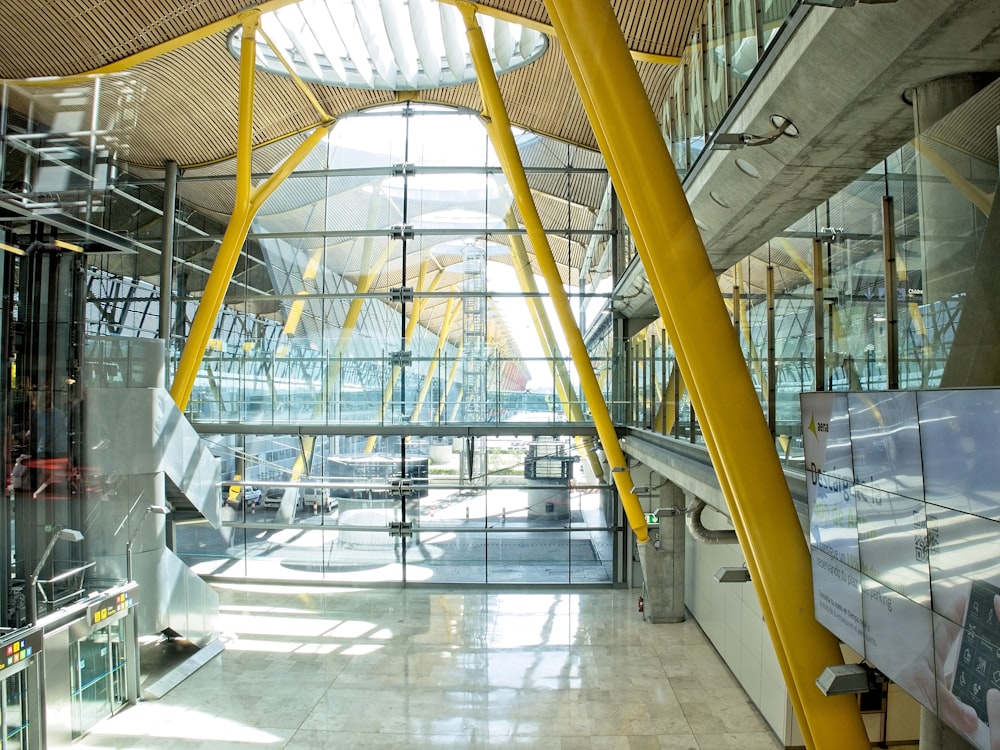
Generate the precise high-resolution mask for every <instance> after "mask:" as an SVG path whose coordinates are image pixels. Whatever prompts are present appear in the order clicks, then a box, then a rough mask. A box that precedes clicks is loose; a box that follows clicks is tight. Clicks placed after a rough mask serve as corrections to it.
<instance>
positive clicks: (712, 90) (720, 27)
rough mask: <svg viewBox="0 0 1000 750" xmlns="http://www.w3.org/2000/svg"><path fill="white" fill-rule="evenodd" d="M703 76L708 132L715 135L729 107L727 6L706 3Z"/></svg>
mask: <svg viewBox="0 0 1000 750" xmlns="http://www.w3.org/2000/svg"><path fill="white" fill-rule="evenodd" d="M705 18H706V26H705V29H706V32H705V33H706V43H705V75H706V77H707V83H708V89H707V91H706V103H707V105H708V122H707V126H708V130H710V131H714V130H715V128H716V126H717V125H718V124H719V122H720V121H721V120H722V116H723V115H724V114H725V112H726V108H727V107H728V106H729V100H730V96H729V87H728V85H727V84H728V65H727V63H728V57H727V55H726V27H725V23H726V3H725V0H709V2H708V4H707V6H706V8H705Z"/></svg>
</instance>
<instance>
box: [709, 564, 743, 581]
mask: <svg viewBox="0 0 1000 750" xmlns="http://www.w3.org/2000/svg"><path fill="white" fill-rule="evenodd" d="M715 580H716V581H718V582H719V583H746V582H747V581H749V580H750V571H749V570H747V569H746V568H745V567H739V568H728V567H722V568H719V569H718V570H717V571H716V573H715Z"/></svg>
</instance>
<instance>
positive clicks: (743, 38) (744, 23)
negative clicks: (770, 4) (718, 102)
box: [729, 0, 757, 91]
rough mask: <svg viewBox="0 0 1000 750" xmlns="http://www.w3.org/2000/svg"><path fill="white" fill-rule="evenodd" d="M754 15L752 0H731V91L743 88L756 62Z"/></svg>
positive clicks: (755, 10) (754, 5)
mask: <svg viewBox="0 0 1000 750" xmlns="http://www.w3.org/2000/svg"><path fill="white" fill-rule="evenodd" d="M756 17H757V8H756V3H755V2H754V0H733V3H732V5H731V6H730V11H729V18H730V22H729V28H730V34H731V36H730V39H729V56H730V57H729V75H730V86H731V89H732V90H733V91H739V90H740V89H741V88H743V84H744V83H746V81H747V79H748V78H749V77H750V71H752V70H753V68H754V66H755V65H756V64H757V24H756Z"/></svg>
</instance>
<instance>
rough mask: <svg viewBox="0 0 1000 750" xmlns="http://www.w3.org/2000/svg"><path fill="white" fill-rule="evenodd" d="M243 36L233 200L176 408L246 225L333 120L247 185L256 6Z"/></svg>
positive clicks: (180, 369)
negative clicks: (262, 178)
mask: <svg viewBox="0 0 1000 750" xmlns="http://www.w3.org/2000/svg"><path fill="white" fill-rule="evenodd" d="M242 19H243V39H242V42H241V44H240V108H239V133H238V137H237V144H236V202H235V205H234V206H233V214H232V216H231V217H230V220H229V225H228V226H227V227H226V233H225V235H224V236H223V238H222V243H221V244H220V245H219V253H218V255H217V256H216V258H215V263H213V264H212V272H211V274H210V275H209V277H208V282H207V283H206V285H205V291H204V294H203V295H202V298H201V302H200V303H199V304H198V310H197V312H196V313H195V316H194V321H193V322H192V323H191V331H190V332H189V333H188V339H187V343H186V344H185V346H184V351H183V352H181V359H180V362H179V363H178V365H177V372H176V374H175V375H174V382H173V385H172V387H171V389H170V395H171V396H172V397H173V399H174V402H175V403H176V404H177V408H179V409H180V410H181V411H182V412H183V411H184V410H185V409H187V405H188V401H189V400H190V398H191V391H192V390H194V381H195V377H196V376H197V374H198V368H199V367H201V362H202V360H203V359H204V357H205V348H206V346H208V340H209V339H210V338H211V336H212V329H213V328H214V327H215V321H216V318H217V317H218V315H219V310H221V309H222V303H223V300H224V299H225V296H226V288H227V287H228V286H229V281H230V280H231V279H232V277H233V271H234V270H235V269H236V261H237V260H239V257H240V250H241V249H242V247H243V243H244V241H245V240H246V237H247V233H248V232H249V231H250V222H251V221H252V220H253V217H254V216H255V215H256V213H257V212H258V211H259V210H260V207H261V206H262V205H263V204H264V201H266V200H267V199H268V198H269V197H270V196H271V194H272V193H273V192H274V191H275V190H276V189H277V188H278V186H279V185H280V184H281V183H282V182H284V180H285V178H286V177H288V175H289V174H291V173H292V171H293V170H294V169H295V168H296V167H297V166H298V165H299V164H301V163H302V160H303V159H305V157H306V156H307V155H308V154H309V153H310V152H311V151H312V150H313V149H314V148H315V147H316V146H317V145H318V144H319V143H320V141H322V140H323V138H324V137H326V134H327V132H329V130H330V128H331V127H332V126H333V122H334V121H333V120H332V119H329V120H324V121H323V122H322V124H321V125H320V126H319V127H317V128H316V129H315V130H314V131H313V132H312V133H311V134H310V135H309V137H308V138H306V140H305V141H303V142H302V143H301V144H299V146H298V147H297V148H296V149H295V151H294V152H292V154H291V155H290V156H289V157H288V158H287V159H286V160H285V161H284V163H282V165H281V166H280V167H279V168H278V170H277V171H275V172H274V173H273V174H272V175H271V176H270V177H268V178H267V179H266V180H265V181H264V182H263V183H261V184H260V185H258V186H257V187H256V188H254V187H252V186H251V166H252V165H251V162H252V158H253V94H254V73H255V65H256V59H257V52H256V49H257V41H256V37H255V35H256V30H257V26H258V25H259V23H260V12H259V11H250V12H248V13H246V14H244V15H243V16H242Z"/></svg>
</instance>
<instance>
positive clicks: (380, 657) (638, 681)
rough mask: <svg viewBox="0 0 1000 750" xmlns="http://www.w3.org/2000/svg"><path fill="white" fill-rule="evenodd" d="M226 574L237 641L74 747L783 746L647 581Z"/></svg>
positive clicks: (703, 749) (678, 749) (765, 749)
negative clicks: (449, 582) (304, 584)
mask: <svg viewBox="0 0 1000 750" xmlns="http://www.w3.org/2000/svg"><path fill="white" fill-rule="evenodd" d="M218 588H219V593H220V599H221V604H222V607H221V615H222V616H221V622H220V627H221V630H222V631H223V634H224V638H225V640H226V650H225V651H224V652H223V653H222V654H220V655H219V656H217V657H216V658H215V659H213V660H212V661H210V662H209V663H208V664H207V665H205V666H204V667H202V668H201V669H200V670H198V671H197V672H195V673H194V674H193V675H192V676H191V677H189V678H188V679H187V680H185V681H184V682H182V683H181V684H180V685H179V686H178V687H176V688H175V689H174V690H172V691H171V692H169V693H168V694H167V695H166V696H164V697H163V698H161V699H160V700H155V701H145V702H143V703H140V704H139V705H137V706H134V707H131V708H128V709H126V710H125V711H123V712H121V713H120V714H119V715H118V716H115V717H112V718H111V719H108V720H106V721H104V722H101V723H100V724H98V725H97V726H96V727H95V728H94V729H93V730H92V731H91V733H90V734H89V735H88V736H86V737H84V738H82V739H81V740H80V741H79V742H78V743H77V744H76V747H82V748H105V749H110V748H143V749H144V750H161V749H162V750H166V749H168V748H169V750H226V749H227V748H241V749H243V750H245V748H247V747H249V746H252V747H254V748H260V749H261V750H266V749H270V748H285V749H286V750H292V749H295V750H306V749H309V748H315V749H317V750H320V749H322V750H329V749H332V748H358V749H359V750H367V749H368V748H399V749H400V750H402V749H403V748H406V750H420V749H423V748H426V749H427V750H431V749H433V750H438V749H439V748H449V747H453V748H487V747H489V748H493V747H496V748H500V747H503V748H508V747H515V748H545V750H552V749H553V748H566V749H568V748H573V750H587V749H588V748H591V749H594V750H596V749H598V748H600V749H601V750H644V749H646V748H656V749H658V750H663V749H665V748H669V749H670V750H682V749H683V750H719V749H721V748H740V750H757V749H759V750H773V749H774V748H777V747H779V745H778V743H777V741H776V740H775V738H774V736H773V735H772V734H771V732H770V731H769V729H768V728H767V727H766V726H765V724H764V721H763V720H762V719H761V718H760V716H759V715H758V713H757V712H756V710H755V709H754V708H753V707H752V706H751V705H750V704H749V702H748V700H747V698H746V696H745V694H744V693H743V691H742V690H741V689H740V688H739V687H738V686H737V684H736V682H735V680H734V678H733V677H732V675H731V674H730V673H729V671H728V670H727V669H726V667H725V666H724V665H723V664H722V662H721V660H720V658H719V657H718V655H717V654H716V652H715V650H714V649H713V647H712V646H711V645H710V644H709V643H708V641H707V640H706V638H705V636H704V635H703V634H702V632H701V630H700V629H699V628H698V626H697V625H696V624H695V623H694V622H685V623H681V624H677V625H653V624H651V623H649V622H645V621H643V619H642V615H641V614H639V612H638V611H637V607H636V595H635V592H634V591H628V590H625V589H614V590H612V589H607V590H604V589H600V590H598V589H588V590H582V591H574V592H571V593H567V592H563V591H554V590H551V589H544V590H539V589H523V588H518V589H490V590H485V589H451V590H449V589H446V588H440V589H413V588H410V589H405V590H398V589H385V588H380V589H337V590H331V589H318V588H312V589H305V588H301V587H300V588H292V587H280V588H277V587H271V588H265V587H260V586H257V587H251V586H239V585H224V586H220V587H218Z"/></svg>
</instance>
